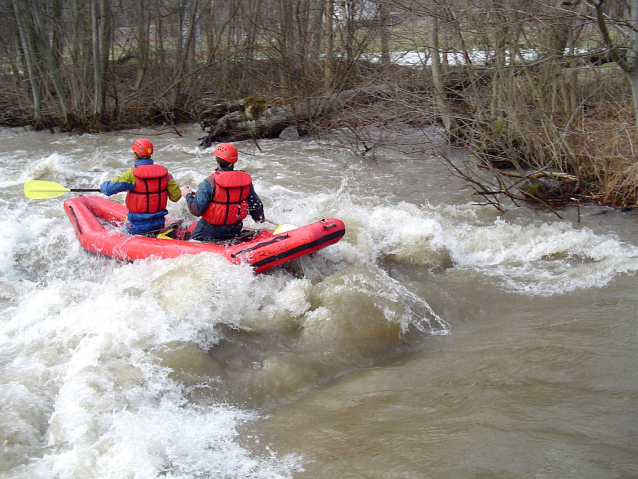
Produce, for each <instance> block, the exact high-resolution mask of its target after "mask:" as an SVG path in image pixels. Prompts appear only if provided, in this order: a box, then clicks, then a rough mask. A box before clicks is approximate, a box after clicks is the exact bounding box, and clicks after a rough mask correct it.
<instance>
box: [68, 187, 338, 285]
mask: <svg viewBox="0 0 638 479" xmlns="http://www.w3.org/2000/svg"><path fill="white" fill-rule="evenodd" d="M64 210H65V211H66V214H67V215H68V217H69V219H70V220H71V223H72V224H73V227H74V228H75V232H76V234H77V236H78V238H79V240H80V243H81V244H82V247H83V248H84V249H85V250H87V251H90V252H92V253H97V254H101V255H104V256H108V257H111V258H117V259H120V260H124V261H135V260H137V259H146V258H175V257H177V256H181V255H184V254H198V253H204V252H210V253H218V254H221V255H223V256H224V257H225V258H226V259H227V260H228V261H230V262H232V263H235V264H239V263H249V264H250V265H252V267H253V268H254V269H255V273H262V272H264V271H266V270H269V269H271V268H274V267H275V266H279V265H281V264H283V263H286V262H288V261H292V260H293V259H295V258H299V257H300V256H304V255H307V254H310V253H313V252H315V251H317V250H319V249H322V248H325V247H326V246H329V245H331V244H334V243H336V242H337V241H339V240H340V239H341V238H342V237H343V235H344V233H345V231H346V230H345V226H344V224H343V221H341V220H338V219H335V218H330V219H323V220H321V221H317V222H315V223H311V224H309V225H306V226H302V227H300V228H296V229H293V230H291V231H286V232H282V233H278V234H273V233H274V232H273V231H272V230H267V229H264V230H247V234H246V235H244V236H242V237H241V238H237V239H234V240H226V241H222V242H211V243H208V242H198V241H184V239H183V238H184V237H185V235H186V234H187V231H189V230H190V231H192V229H193V228H194V227H195V224H196V222H192V221H188V222H186V221H184V222H179V221H178V220H175V219H171V218H169V219H167V220H166V229H167V230H171V236H174V237H175V238H177V239H170V238H166V237H159V238H158V237H151V236H133V235H130V234H127V233H126V232H125V230H124V228H123V227H122V225H123V224H124V221H125V218H126V213H127V209H126V206H124V205H122V204H120V203H116V202H114V201H110V200H108V199H106V198H103V197H101V196H78V197H77V198H72V199H69V200H66V201H65V202H64Z"/></svg>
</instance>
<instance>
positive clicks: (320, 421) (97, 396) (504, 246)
mask: <svg viewBox="0 0 638 479" xmlns="http://www.w3.org/2000/svg"><path fill="white" fill-rule="evenodd" d="M179 132H180V133H181V136H179V135H177V134H176V133H175V131H174V130H172V129H145V130H136V131H124V132H118V133H103V134H94V135H93V134H87V135H82V136H77V135H76V136H73V135H66V134H55V135H53V134H50V133H48V132H28V131H22V130H19V129H4V130H2V131H0V140H1V141H0V167H1V168H2V173H3V175H2V178H1V179H0V202H2V209H1V210H0V222H1V225H2V228H1V229H0V234H1V235H2V242H1V245H0V273H1V277H0V302H1V303H0V304H1V306H2V311H3V315H2V319H1V320H0V373H1V376H0V382H1V384H0V405H1V408H0V431H1V434H2V436H1V438H2V447H1V449H0V477H3V478H11V479H17V478H25V479H26V478H29V479H33V478H50V477H54V478H60V479H68V478H73V479H74V478H77V479H80V478H81V479H87V478H100V479H104V478H118V479H119V478H136V479H147V478H156V477H158V478H159V477H162V478H163V477H166V478H227V479H231V478H232V479H235V478H264V479H265V478H267V479H275V478H292V479H305V478H311V477H312V478H322V479H323V478H325V479H333V478H339V479H346V478H352V479H355V478H356V479H361V478H368V479H369V478H383V479H390V478H392V479H395V478H396V479H398V478H402V479H403V478H441V479H468V478H476V479H479V478H490V479H501V478H502V479H510V478H525V479H528V478H531V477H533V478H537V479H540V478H543V479H544V478H547V479H549V478H574V479H612V478H618V479H621V478H630V477H638V466H637V460H636V459H637V457H638V447H637V444H638V443H637V439H638V434H637V429H638V347H637V344H638V342H637V339H638V335H637V332H638V320H637V319H638V318H637V313H636V311H637V306H638V281H637V272H638V221H637V220H638V212H636V211H633V212H632V211H629V212H621V211H615V210H610V209H606V208H603V207H597V206H582V207H581V208H580V211H577V210H576V209H569V210H565V211H563V212H562V213H563V216H564V219H559V218H557V217H556V216H555V215H553V214H551V213H546V212H539V211H533V210H530V209H527V208H516V207H513V206H512V207H511V208H509V209H508V210H507V211H506V212H505V213H504V214H503V215H499V214H498V212H497V211H496V210H495V209H493V208H491V207H488V206H479V205H476V204H475V200H476V198H475V197H472V196H470V194H469V193H470V190H469V188H467V187H466V186H465V185H464V184H463V183H462V182H461V181H460V180H459V179H457V178H454V177H453V176H451V175H450V174H449V172H448V171H447V169H446V167H445V166H444V165H443V164H442V162H441V161H440V159H439V158H438V157H437V156H436V155H434V154H433V152H434V151H435V148H432V147H431V145H429V144H428V143H427V142H426V138H425V137H419V138H418V141H416V142H413V143H412V145H411V146H410V148H407V147H405V148H404V147H403V146H399V145H398V143H396V142H395V143H394V144H393V145H392V146H393V147H392V148H389V147H388V148H385V149H380V150H379V151H378V152H377V156H376V158H375V159H374V160H371V159H366V158H361V157H358V156H353V155H350V154H349V153H348V152H347V151H346V150H345V149H344V148H342V147H339V145H338V144H337V143H336V142H335V141H328V140H326V141H322V142H319V141H316V140H311V139H295V138H290V139H278V140H267V141H259V142H258V143H254V142H242V143H239V144H237V146H238V147H239V150H240V159H239V163H238V167H239V168H241V169H245V170H246V171H248V172H249V173H250V174H251V175H252V176H253V179H254V182H255V188H256V191H257V193H258V194H259V195H260V197H261V199H262V200H263V202H264V205H265V210H266V216H267V218H268V219H270V220H272V221H275V222H277V223H288V224H293V225H302V224H306V223H310V222H312V221H315V220H317V219H321V218H324V217H336V218H340V219H342V220H343V221H344V222H345V224H346V235H345V236H344V238H343V239H342V240H341V241H340V242H339V243H337V244H335V245H332V246H330V247H328V248H326V249H324V250H321V251H319V252H318V253H317V254H316V255H315V256H314V257H312V258H310V257H305V258H301V259H299V260H296V261H294V262H293V263H290V264H289V265H287V266H285V267H283V268H279V269H277V270H273V271H271V272H268V273H266V274H262V275H253V274H252V272H251V270H250V268H249V267H247V266H245V265H231V264H229V263H228V262H226V261H225V260H223V259H222V258H220V257H218V256H216V255H212V254H201V255H196V256H184V257H181V258H177V259H173V260H149V261H140V262H136V263H132V264H128V263H121V262H117V261H114V260H110V259H107V258H101V257H96V256H92V255H90V254H88V253H86V252H85V251H84V250H83V249H82V248H81V247H80V244H79V242H78V240H77V238H76V237H75V234H74V230H73V228H72V227H71V224H70V222H69V221H68V219H67V217H66V215H65V213H64V211H63V208H62V203H63V201H64V199H65V198H68V197H72V196H73V195H74V193H67V194H65V195H63V196H61V197H60V198H55V199H47V200H29V199H27V198H25V197H24V195H23V194H22V185H23V183H24V182H25V181H27V180H29V179H39V180H48V181H54V182H57V183H61V184H63V185H65V186H67V187H70V188H91V187H97V186H98V185H99V183H100V182H102V181H104V180H107V179H111V178H113V177H114V176H116V175H117V174H119V173H120V172H121V171H123V170H124V169H125V168H127V167H129V166H130V165H131V162H132V155H131V152H130V146H131V144H132V141H133V140H134V139H135V138H137V137H140V136H145V137H147V138H149V139H151V141H153V143H154V144H155V148H156V154H155V156H154V157H155V159H156V160H157V161H158V162H159V163H161V164H164V165H165V166H167V167H168V168H169V170H170V171H171V172H172V174H173V175H174V176H175V178H176V179H177V181H178V182H179V183H180V185H190V186H192V187H193V188H194V187H196V186H198V185H199V183H200V182H201V181H202V180H203V178H204V177H205V176H206V175H207V174H209V172H210V171H212V168H213V161H212V155H211V150H207V151H201V150H199V149H198V147H197V144H198V141H197V138H198V137H201V136H203V133H202V132H201V131H200V130H199V129H198V128H197V127H196V126H195V125H186V126H181V127H180V128H179ZM407 136H409V135H407ZM432 137H433V138H436V135H432ZM435 146H436V145H435ZM460 159H462V156H461V158H460ZM114 199H116V200H118V201H122V200H123V195H118V196H115V197H114ZM169 211H170V213H171V215H172V216H176V217H181V218H190V216H189V214H188V213H187V210H186V208H185V206H184V201H183V200H180V201H179V202H178V203H172V204H170V206H169ZM579 219H580V221H579ZM247 224H248V225H251V224H252V222H251V221H247Z"/></svg>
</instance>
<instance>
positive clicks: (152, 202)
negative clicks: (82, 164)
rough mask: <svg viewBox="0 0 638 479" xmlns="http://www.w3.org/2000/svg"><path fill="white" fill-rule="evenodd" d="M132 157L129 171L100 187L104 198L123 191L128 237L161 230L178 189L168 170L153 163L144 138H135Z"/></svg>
mask: <svg viewBox="0 0 638 479" xmlns="http://www.w3.org/2000/svg"><path fill="white" fill-rule="evenodd" d="M131 149H132V150H133V153H134V156H135V162H134V164H133V167H132V168H129V169H128V170H126V171H125V172H124V173H123V174H121V175H120V176H118V177H116V178H114V179H113V180H111V181H105V182H104V183H102V184H101V185H100V190H101V191H102V193H104V194H105V195H107V196H111V195H114V194H116V193H120V192H122V191H126V192H127V193H126V207H127V208H128V210H129V212H128V215H127V218H126V224H125V227H126V230H127V231H128V232H129V233H131V234H144V233H148V232H150V231H156V230H160V229H161V228H163V227H164V222H165V217H166V215H167V214H168V210H167V209H166V205H167V203H168V200H169V199H170V200H171V201H173V202H176V201H179V199H180V197H181V193H180V189H179V186H178V184H177V182H176V181H175V179H174V178H173V176H172V175H171V174H170V173H169V172H168V170H167V169H166V168H165V167H164V166H161V165H157V164H155V162H154V161H153V159H152V158H151V156H152V155H153V144H152V143H151V142H150V141H149V140H147V139H146V138H138V139H137V140H135V142H134V143H133V146H132V147H131Z"/></svg>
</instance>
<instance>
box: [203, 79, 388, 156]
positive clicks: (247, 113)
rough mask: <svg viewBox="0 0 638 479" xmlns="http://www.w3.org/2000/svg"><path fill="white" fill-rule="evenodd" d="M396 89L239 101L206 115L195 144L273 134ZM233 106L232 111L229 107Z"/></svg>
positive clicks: (361, 90)
mask: <svg viewBox="0 0 638 479" xmlns="http://www.w3.org/2000/svg"><path fill="white" fill-rule="evenodd" d="M395 89H396V86H394V87H393V86H391V85H375V86H370V87H366V88H358V89H355V90H346V91H343V92H341V93H338V94H335V95H330V96H323V97H316V98H308V99H304V100H301V101H298V102H295V103H293V104H292V105H290V106H278V107H270V106H265V107H262V108H251V107H250V105H247V104H245V103H244V102H241V108H235V107H234V106H233V107H228V113H226V114H224V115H223V116H221V118H217V119H212V120H211V119H210V118H207V119H206V123H205V124H206V125H207V126H209V129H208V134H207V135H206V136H205V137H202V138H199V141H200V144H199V146H200V147H202V148H208V147H210V146H211V145H212V144H213V143H216V142H235V141H242V140H248V139H262V138H277V137H279V135H280V134H281V132H282V131H284V130H285V129H286V128H288V127H289V126H294V125H299V124H300V123H303V122H306V121H308V120H310V119H314V118H321V117H322V116H324V115H327V114H329V113H333V112H335V111H337V110H340V109H343V108H345V107H349V106H352V105H355V104H365V103H369V102H371V101H374V99H375V98H379V97H380V96H387V95H384V94H386V93H389V92H391V91H393V90H395ZM231 110H235V111H231ZM202 125H204V123H202Z"/></svg>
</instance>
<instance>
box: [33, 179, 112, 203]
mask: <svg viewBox="0 0 638 479" xmlns="http://www.w3.org/2000/svg"><path fill="white" fill-rule="evenodd" d="M69 191H74V192H77V193H85V192H88V191H100V190H99V188H66V187H64V186H62V185H59V184H57V183H54V182H52V181H39V180H29V181H27V182H26V183H25V184H24V196H26V197H27V198H30V199H32V200H42V199H45V198H57V197H58V196H60V195H63V194H64V193H68V192H69Z"/></svg>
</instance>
